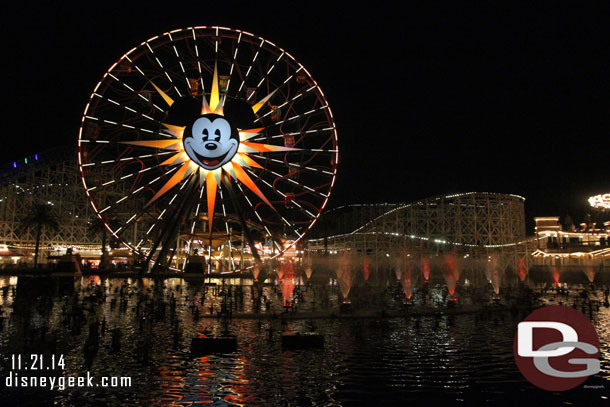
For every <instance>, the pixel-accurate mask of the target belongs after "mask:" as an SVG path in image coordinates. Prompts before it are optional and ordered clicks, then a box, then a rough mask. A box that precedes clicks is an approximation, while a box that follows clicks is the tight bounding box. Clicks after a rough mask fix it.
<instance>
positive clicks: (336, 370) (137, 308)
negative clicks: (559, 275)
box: [0, 276, 610, 406]
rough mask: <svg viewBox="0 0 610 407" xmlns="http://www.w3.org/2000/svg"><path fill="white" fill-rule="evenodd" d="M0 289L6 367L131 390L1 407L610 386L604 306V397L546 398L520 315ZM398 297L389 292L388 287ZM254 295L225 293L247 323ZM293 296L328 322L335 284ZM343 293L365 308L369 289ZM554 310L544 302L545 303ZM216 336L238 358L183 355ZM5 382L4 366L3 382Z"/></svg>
mask: <svg viewBox="0 0 610 407" xmlns="http://www.w3.org/2000/svg"><path fill="white" fill-rule="evenodd" d="M218 283H220V282H218ZM233 283H234V284H238V283H240V281H233ZM96 287H99V288H96ZM96 289H97V290H99V291H100V292H101V293H103V294H105V295H106V298H105V300H102V301H100V302H96V301H93V300H92V299H93V297H94V294H95V292H96ZM369 289H370V290H371V292H374V293H375V294H374V295H375V296H377V297H379V298H374V299H373V298H371V299H370V301H369V300H368V299H367V301H369V302H370V304H372V305H371V306H379V305H380V304H382V306H383V307H388V308H392V307H394V308H400V306H401V304H400V299H397V298H394V292H393V291H392V290H388V289H387V288H379V289H378V290H376V291H375V288H374V287H369ZM0 290H1V291H0V301H1V302H0V304H1V306H2V313H3V314H2V315H3V317H4V320H3V323H2V329H1V331H0V340H1V343H0V353H1V354H2V356H3V357H4V358H7V357H8V356H9V355H11V354H13V353H22V354H29V353H32V352H41V351H43V349H47V348H49V346H50V345H49V344H54V345H55V349H54V350H51V351H52V352H53V353H55V354H63V355H65V360H66V369H65V372H64V373H65V374H66V375H75V374H84V372H86V371H87V370H89V371H90V372H91V374H92V375H95V376H98V377H99V376H130V377H131V378H132V383H133V385H132V387H131V388H122V389H121V388H113V389H100V388H93V389H76V390H75V389H70V390H64V391H62V392H59V391H55V392H48V391H47V392H44V391H41V390H37V391H35V392H31V391H27V390H23V389H21V390H14V389H11V390H7V389H4V388H3V391H8V394H9V397H7V398H5V400H8V399H10V397H13V398H19V399H20V400H21V401H27V400H29V401H31V402H32V405H47V404H48V405H51V404H54V405H65V406H71V405H121V406H131V405H134V406H135V405H147V406H148V405H150V406H168V405H170V406H196V405H213V406H231V405H245V406H283V405H316V406H350V405H396V404H406V403H409V402H411V403H413V402H420V403H421V401H422V400H442V401H443V402H444V404H449V405H451V404H465V405H488V404H489V405H491V404H498V403H499V404H504V403H506V402H507V401H510V402H511V403H519V404H523V405H528V404H531V403H532V402H533V401H534V400H535V401H536V403H540V402H550V403H559V402H571V403H576V404H578V403H579V402H583V401H585V402H587V403H588V404H589V405H597V404H600V405H601V402H602V401H603V400H602V399H601V397H602V396H603V395H605V394H606V393H607V392H608V388H609V387H610V310H609V309H608V308H604V307H601V309H600V311H599V312H598V313H597V314H596V315H595V317H594V323H595V326H596V328H597V332H598V334H599V337H600V343H601V344H602V349H601V352H600V353H601V367H602V372H601V373H600V374H598V375H596V376H594V377H591V378H590V379H589V380H588V381H587V382H586V383H585V384H587V385H590V386H600V385H601V386H604V388H603V389H585V388H582V387H581V388H578V389H575V390H571V391H568V392H563V393H550V392H545V391H542V390H539V389H536V388H534V387H533V386H532V385H530V384H529V383H527V382H526V381H525V379H524V378H523V377H522V376H521V374H520V373H519V371H518V370H517V368H516V366H515V363H514V360H513V354H512V345H513V337H514V334H515V332H516V324H517V323H518V322H519V321H520V320H521V319H523V318H524V317H525V316H526V312H527V311H525V310H521V311H518V312H514V313H511V312H509V311H495V312H492V313H485V312H477V313H466V314H456V315H451V314H441V313H438V314H434V315H421V316H410V317H394V318H340V317H332V318H331V317H329V318H319V319H314V320H309V319H286V320H283V319H282V318H280V317H277V318H271V317H269V318H263V319H244V318H234V319H232V320H231V321H226V320H221V319H219V318H212V317H210V316H209V314H210V307H213V312H214V313H215V312H216V311H217V310H219V309H220V306H221V302H222V301H221V296H220V292H221V291H222V289H221V287H220V286H216V287H207V288H206V287H205V286H204V285H203V283H202V282H201V281H199V282H189V281H184V280H179V279H171V280H153V279H142V280H136V279H134V280H132V279H129V280H128V279H123V278H110V279H108V278H101V279H100V278H97V277H95V276H91V277H89V278H87V277H81V278H75V279H73V278H46V279H42V278H38V279H27V278H23V277H20V278H19V279H17V278H16V277H0ZM397 290H398V291H399V292H400V288H399V287H397ZM121 291H122V293H123V294H122V295H123V298H124V299H125V300H126V301H125V302H124V303H121ZM297 291H298V290H297ZM431 291H432V292H431V296H432V297H433V298H439V299H442V298H443V291H446V289H445V288H444V287H443V286H438V287H434V288H433V289H432V290H431ZM263 294H264V295H265V296H266V297H267V298H268V299H269V300H270V305H271V312H275V313H277V314H278V315H279V313H281V312H282V310H283V309H282V305H283V299H282V296H281V293H280V291H279V289H278V288H277V287H273V286H266V287H264V289H263ZM172 295H173V298H174V299H175V311H172V306H171V303H172V301H173V300H172ZM252 295H253V291H251V289H250V286H248V285H246V286H244V287H243V288H242V289H241V293H240V291H239V290H237V289H236V288H235V286H234V287H233V288H232V295H231V301H232V303H233V304H234V308H235V312H236V313H250V314H251V313H252V312H253V311H252V310H253V301H252ZM301 295H302V301H301V303H300V305H299V310H300V311H307V312H309V311H312V310H331V311H333V312H336V313H337V311H338V306H339V303H340V294H339V291H338V287H337V286H332V285H331V286H320V287H309V288H305V287H302V288H301ZM354 295H355V296H356V297H358V296H360V297H363V296H364V297H365V296H366V291H362V290H361V291H360V292H359V293H358V292H357V291H355V294H354ZM202 297H203V302H202ZM324 297H325V298H326V300H323V298H324ZM559 299H560V298H559V297H557V298H553V296H552V295H547V296H545V297H544V301H546V302H549V303H556V302H557V301H558V300H559ZM562 299H563V300H565V299H564V298H562ZM369 302H366V303H367V304H368V303H369ZM439 302H440V300H439ZM161 303H164V306H161V305H160V304H161ZM262 308H263V310H264V308H265V305H263V306H262ZM195 310H198V311H197V312H198V313H199V314H198V315H196V312H195ZM263 313H265V311H263ZM94 320H97V321H99V322H100V324H101V323H102V321H104V320H105V331H104V333H103V334H101V335H100V337H99V350H98V351H97V355H96V356H95V358H94V361H93V364H92V366H91V367H90V368H87V367H86V366H85V365H84V363H85V357H84V353H83V346H84V344H85V341H86V340H87V337H88V335H89V323H91V322H92V321H94ZM79 321H80V322H79ZM117 328H118V329H120V330H121V341H120V342H121V346H120V350H116V349H113V346H112V330H114V329H117ZM312 328H313V329H315V330H316V331H317V332H319V333H320V334H322V335H323V336H324V339H325V347H324V349H320V350H295V351H286V350H282V347H281V341H280V333H281V332H282V331H292V332H303V331H308V330H311V329H312ZM100 329H101V327H100ZM223 332H224V333H227V332H228V333H232V334H235V335H236V336H237V339H238V350H237V352H235V353H232V354H226V355H208V356H204V357H193V356H192V355H191V354H190V349H189V345H190V340H191V338H192V337H194V336H197V335H199V334H202V333H207V334H208V335H218V334H222V333H223ZM7 372H8V365H7V364H6V363H4V364H3V366H2V371H1V372H0V376H3V377H4V376H6V374H7ZM3 405H5V404H3ZM8 405H10V404H8ZM15 405H16V404H15ZM22 405H28V404H27V402H25V403H24V404H22Z"/></svg>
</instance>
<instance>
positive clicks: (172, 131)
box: [161, 123, 186, 138]
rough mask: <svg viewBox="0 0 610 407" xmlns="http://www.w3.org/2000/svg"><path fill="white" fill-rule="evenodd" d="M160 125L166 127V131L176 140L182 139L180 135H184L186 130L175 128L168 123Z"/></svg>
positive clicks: (181, 127) (184, 127)
mask: <svg viewBox="0 0 610 407" xmlns="http://www.w3.org/2000/svg"><path fill="white" fill-rule="evenodd" d="M161 124H162V125H164V126H165V127H167V130H166V131H167V132H168V133H169V134H171V135H172V136H174V137H176V138H182V135H183V134H184V129H186V126H175V125H173V124H169V123H161Z"/></svg>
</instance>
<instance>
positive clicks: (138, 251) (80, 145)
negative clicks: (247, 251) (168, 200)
mask: <svg viewBox="0 0 610 407" xmlns="http://www.w3.org/2000/svg"><path fill="white" fill-rule="evenodd" d="M195 30H216V33H217V34H219V33H220V32H221V31H222V32H227V33H231V34H239V35H240V36H241V35H247V36H249V37H251V38H254V39H257V40H260V41H261V45H260V47H261V48H262V46H263V44H268V46H269V47H271V49H273V50H277V51H279V52H281V54H282V55H286V56H287V57H288V58H289V59H290V60H291V61H292V62H293V63H294V64H296V66H298V67H299V69H298V70H297V71H299V70H302V71H303V72H304V73H305V74H306V75H307V78H308V80H310V81H312V83H313V86H312V89H313V88H315V90H316V92H317V94H318V95H319V97H321V99H322V100H323V101H324V106H325V109H326V112H327V113H328V116H329V122H330V124H331V128H332V130H331V134H332V142H333V147H334V148H333V154H334V161H333V160H331V163H332V164H331V166H332V177H331V179H330V182H329V187H328V189H327V194H326V198H325V199H324V200H323V202H322V203H321V204H320V205H317V206H318V208H317V213H316V214H315V217H314V218H313V219H312V220H311V222H310V223H309V224H308V226H307V227H306V228H305V229H304V230H302V233H300V234H299V233H298V232H297V234H298V237H297V238H296V239H294V240H292V242H291V243H290V244H288V245H287V246H286V247H285V249H284V250H282V251H281V252H278V253H277V254H275V255H274V256H272V257H271V259H275V258H278V257H279V256H281V255H283V254H284V253H285V252H286V251H287V250H290V249H291V248H293V247H295V245H296V244H297V243H298V242H299V241H301V240H302V239H303V237H304V236H305V234H306V233H307V232H308V231H309V230H311V228H312V227H313V226H314V225H315V224H316V223H317V221H318V220H319V218H320V215H321V213H322V212H323V210H324V208H325V207H326V205H327V204H328V201H329V197H330V193H331V192H332V189H333V188H334V184H335V181H336V175H337V167H338V163H339V156H338V151H339V148H338V135H337V128H336V122H335V120H334V115H333V113H332V110H331V108H330V105H329V103H328V100H327V98H326V95H325V94H324V92H323V90H322V89H321V87H320V86H319V85H318V83H317V81H316V80H315V79H314V78H313V76H312V75H311V73H310V72H309V71H308V70H307V69H306V68H305V67H304V66H303V65H302V64H301V63H300V62H299V61H298V60H297V59H296V58H295V57H294V56H293V55H292V54H290V53H289V52H287V51H285V50H284V49H283V48H281V47H279V46H277V45H276V44H275V43H273V42H272V41H269V40H267V39H265V38H263V37H260V36H257V35H255V34H252V33H250V32H248V31H244V30H238V29H232V28H229V27H221V26H191V27H186V28H181V29H176V30H172V31H167V32H165V33H163V34H161V35H157V36H153V37H151V38H149V39H147V40H146V41H143V42H142V43H140V44H139V45H137V46H135V47H133V48H131V49H130V50H129V51H128V52H126V53H125V54H123V55H122V56H121V57H120V58H119V59H118V60H117V61H116V62H114V63H113V64H112V65H111V66H110V68H109V69H108V70H107V71H106V72H105V73H104V75H103V76H102V78H101V79H100V80H99V81H98V83H97V84H96V86H95V88H94V90H93V92H92V93H91V95H90V96H89V99H88V101H87V104H86V106H85V109H84V112H83V115H82V118H81V125H80V127H79V134H78V150H77V156H78V166H79V172H80V175H81V182H82V184H83V187H84V189H85V192H86V194H87V198H88V200H89V203H90V205H91V207H92V208H93V210H94V212H95V214H96V216H97V217H98V218H99V219H100V220H101V221H102V222H103V224H104V226H105V228H106V230H107V231H108V232H110V234H111V236H113V237H114V238H115V239H118V240H119V241H120V242H121V244H122V245H124V246H126V247H127V248H129V249H130V250H131V251H132V252H133V253H135V254H137V255H139V256H145V255H146V253H145V252H143V251H142V250H141V249H139V248H138V247H137V246H136V245H134V244H132V243H129V242H128V241H126V240H125V239H123V238H121V237H120V236H119V235H118V234H117V233H118V232H119V229H117V230H112V228H111V227H110V226H109V223H108V222H107V220H106V219H105V218H104V216H102V213H103V210H101V208H98V206H96V204H95V201H94V198H93V196H92V195H91V194H90V193H89V192H90V189H89V187H88V184H87V180H86V176H85V170H84V168H83V167H84V162H83V159H82V153H83V140H84V139H83V129H84V128H85V122H86V119H87V117H88V113H89V111H90V108H91V103H92V101H93V99H94V97H95V96H96V94H97V92H98V90H99V89H100V86H102V84H103V83H104V82H105V81H106V80H107V78H108V75H110V74H111V72H112V71H113V70H114V69H115V68H116V67H117V65H119V64H120V63H121V62H122V61H124V60H125V59H127V60H129V61H130V59H129V56H130V55H132V54H133V53H134V52H136V51H137V50H139V49H142V48H143V47H145V46H147V45H148V47H149V48H150V43H151V42H153V41H155V40H158V39H162V38H164V37H168V38H169V43H173V42H174V39H173V38H172V34H177V33H186V32H189V31H192V32H193V35H195V34H194V33H195ZM130 62H131V61H130ZM185 75H186V74H185ZM176 90H177V89H176ZM252 267H253V266H249V267H247V268H245V270H247V269H251V268H252ZM170 269H174V270H177V271H180V270H179V269H176V268H172V267H170Z"/></svg>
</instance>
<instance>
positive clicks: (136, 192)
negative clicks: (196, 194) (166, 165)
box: [99, 166, 179, 214]
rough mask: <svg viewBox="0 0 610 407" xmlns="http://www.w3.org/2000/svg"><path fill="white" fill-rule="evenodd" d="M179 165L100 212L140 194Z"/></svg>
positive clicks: (101, 211) (102, 211)
mask: <svg viewBox="0 0 610 407" xmlns="http://www.w3.org/2000/svg"><path fill="white" fill-rule="evenodd" d="M178 167H179V166H176V167H174V168H172V169H170V170H169V171H167V172H165V173H163V174H162V175H159V176H158V177H157V178H155V179H153V180H152V181H150V182H148V183H147V184H146V185H142V186H141V187H140V188H138V189H136V190H134V191H131V192H130V193H129V194H127V195H125V196H124V197H122V198H121V199H119V200H118V201H116V202H115V203H114V204H112V205H108V206H106V207H105V208H104V209H102V210H100V212H99V213H100V214H101V213H104V212H106V211H107V210H109V209H112V208H113V207H115V206H116V205H118V204H120V203H121V202H123V201H124V200H126V199H127V198H129V197H132V196H134V195H136V194H139V193H140V192H142V190H144V188H146V187H148V186H151V185H153V184H154V183H156V182H157V181H159V180H160V179H161V178H162V177H163V176H164V175H169V174H171V173H172V172H174V171H176V170H177V169H178ZM110 183H113V182H111V181H109V182H108V183H107V185H110Z"/></svg>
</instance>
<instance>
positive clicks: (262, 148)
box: [241, 141, 301, 153]
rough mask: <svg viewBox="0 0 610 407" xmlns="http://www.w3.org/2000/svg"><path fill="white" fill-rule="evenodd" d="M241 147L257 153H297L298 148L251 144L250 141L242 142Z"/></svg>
mask: <svg viewBox="0 0 610 407" xmlns="http://www.w3.org/2000/svg"><path fill="white" fill-rule="evenodd" d="M241 144H242V145H244V146H245V147H249V148H251V149H253V150H255V151H258V152H259V153H267V152H269V151H299V150H301V149H300V148H294V147H282V146H274V145H272V144H261V143H253V142H251V141H242V142H241Z"/></svg>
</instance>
